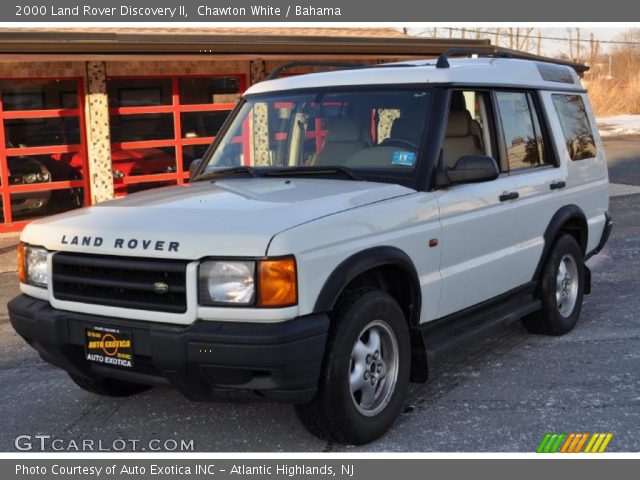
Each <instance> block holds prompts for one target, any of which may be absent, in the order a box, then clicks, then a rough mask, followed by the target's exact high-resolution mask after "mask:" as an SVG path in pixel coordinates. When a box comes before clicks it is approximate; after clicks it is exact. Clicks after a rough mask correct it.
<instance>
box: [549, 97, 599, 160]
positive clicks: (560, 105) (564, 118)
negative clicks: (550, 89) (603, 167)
mask: <svg viewBox="0 0 640 480" xmlns="http://www.w3.org/2000/svg"><path fill="white" fill-rule="evenodd" d="M553 103H554V105H555V107H556V112H557V113H558V118H559V119H560V125H561V126H562V133H563V134H564V140H565V144H566V146H567V149H568V150H569V156H570V157H571V160H584V159H585V158H593V157H595V156H596V142H595V140H594V138H593V132H592V130H591V125H590V124H589V117H588V116H587V110H586V107H585V105H584V102H583V101H582V97H580V95H559V94H558V95H553Z"/></svg>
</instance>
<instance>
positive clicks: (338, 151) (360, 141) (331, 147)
mask: <svg viewBox="0 0 640 480" xmlns="http://www.w3.org/2000/svg"><path fill="white" fill-rule="evenodd" d="M370 146H371V139H368V138H367V135H366V132H365V130H364V129H363V128H362V127H361V126H360V125H359V124H358V123H357V122H355V121H354V120H351V119H349V118H338V119H336V120H334V121H333V122H331V126H330V128H329V131H328V132H327V138H326V139H325V141H324V147H323V149H322V151H321V152H320V153H318V156H317V157H316V159H315V162H314V163H313V164H314V165H343V164H344V163H345V162H346V161H347V160H348V159H349V158H350V157H351V156H352V155H353V154H354V153H356V152H358V151H360V150H362V149H363V148H368V147H370Z"/></svg>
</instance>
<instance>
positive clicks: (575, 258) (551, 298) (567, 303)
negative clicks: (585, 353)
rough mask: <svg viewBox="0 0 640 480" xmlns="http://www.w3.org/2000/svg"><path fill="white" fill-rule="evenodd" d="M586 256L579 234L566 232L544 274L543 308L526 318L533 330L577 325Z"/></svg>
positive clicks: (568, 328)
mask: <svg viewBox="0 0 640 480" xmlns="http://www.w3.org/2000/svg"><path fill="white" fill-rule="evenodd" d="M584 268H585V267H584V256H583V255H582V251H581V250H580V247H579V246H578V243H577V242H576V240H575V238H573V237H572V236H571V235H568V234H563V235H561V236H560V237H559V238H558V239H557V240H556V243H555V244H554V246H553V249H552V251H551V253H550V255H549V258H548V259H547V263H546V264H545V266H544V269H543V271H542V277H541V278H540V300H541V301H542V308H541V309H540V310H539V311H538V312H535V313H533V314H531V315H529V316H527V317H525V318H524V319H523V320H522V322H523V324H524V326H525V327H526V328H527V330H529V331H530V332H532V333H540V334H546V335H563V334H565V333H567V332H569V331H571V330H572V329H573V327H575V325H576V323H577V321H578V317H579V316H580V311H581V310H582V300H583V297H584Z"/></svg>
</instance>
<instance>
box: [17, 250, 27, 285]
mask: <svg viewBox="0 0 640 480" xmlns="http://www.w3.org/2000/svg"><path fill="white" fill-rule="evenodd" d="M18 278H19V279H20V283H27V270H26V268H25V265H24V243H22V242H20V243H18Z"/></svg>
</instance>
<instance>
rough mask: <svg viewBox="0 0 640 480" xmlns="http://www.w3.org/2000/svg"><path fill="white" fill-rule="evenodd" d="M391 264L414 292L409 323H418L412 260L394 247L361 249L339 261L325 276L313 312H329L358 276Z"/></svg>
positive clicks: (419, 301) (417, 285) (417, 284)
mask: <svg viewBox="0 0 640 480" xmlns="http://www.w3.org/2000/svg"><path fill="white" fill-rule="evenodd" d="M384 266H393V267H398V268H400V269H401V270H402V271H403V272H404V273H406V275H407V277H408V278H409V281H410V282H411V284H412V287H413V291H414V304H413V317H415V318H411V319H408V320H409V323H410V326H416V325H417V324H418V323H419V321H420V320H419V318H420V312H421V307H422V296H421V289H420V280H419V277H418V272H417V270H416V267H415V265H414V264H413V261H412V260H411V258H410V257H409V255H407V254H406V253H405V252H404V251H402V250H400V249H399V248H396V247H391V246H380V247H372V248H368V249H366V250H361V251H360V252H358V253H355V254H353V255H351V256H350V257H348V258H347V259H345V260H343V261H342V262H341V263H340V264H339V265H338V266H337V267H336V268H335V269H334V270H333V272H331V275H329V277H328V278H327V280H326V281H325V282H324V285H323V286H322V289H321V290H320V294H319V295H318V298H317V300H316V303H315V306H314V309H313V311H314V312H330V311H331V310H333V307H334V306H335V304H336V301H337V300H338V298H339V297H340V295H341V294H342V292H343V291H344V289H345V287H346V286H347V285H349V283H350V282H351V281H352V280H353V279H355V278H356V277H358V276H359V275H361V274H363V273H365V272H367V271H369V270H373V269H375V268H378V267H384Z"/></svg>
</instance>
